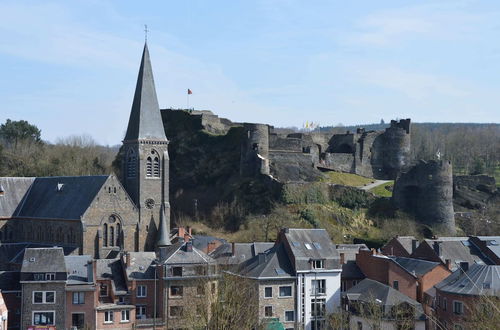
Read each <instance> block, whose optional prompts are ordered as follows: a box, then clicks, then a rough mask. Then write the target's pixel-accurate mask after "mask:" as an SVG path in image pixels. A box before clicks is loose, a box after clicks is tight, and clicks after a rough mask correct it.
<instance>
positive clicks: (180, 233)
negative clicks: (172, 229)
mask: <svg viewBox="0 0 500 330" xmlns="http://www.w3.org/2000/svg"><path fill="white" fill-rule="evenodd" d="M185 232H186V230H185V229H184V227H179V228H177V237H184V233H185Z"/></svg>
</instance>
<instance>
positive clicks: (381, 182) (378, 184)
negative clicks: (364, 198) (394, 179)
mask: <svg viewBox="0 0 500 330" xmlns="http://www.w3.org/2000/svg"><path fill="white" fill-rule="evenodd" d="M387 182H391V181H390V180H377V181H375V182H374V183H370V184H369V185H366V186H362V187H358V188H359V189H362V190H365V191H368V190H370V189H372V188H375V187H378V186H380V185H381V184H384V183H387Z"/></svg>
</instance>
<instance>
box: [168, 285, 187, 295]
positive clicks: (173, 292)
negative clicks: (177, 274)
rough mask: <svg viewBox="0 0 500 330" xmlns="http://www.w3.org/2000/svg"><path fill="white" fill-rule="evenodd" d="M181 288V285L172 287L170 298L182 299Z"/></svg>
mask: <svg viewBox="0 0 500 330" xmlns="http://www.w3.org/2000/svg"><path fill="white" fill-rule="evenodd" d="M183 291H184V290H183V287H182V286H181V285H175V286H174V285H172V286H171V287H170V295H171V296H172V297H182V295H183Z"/></svg>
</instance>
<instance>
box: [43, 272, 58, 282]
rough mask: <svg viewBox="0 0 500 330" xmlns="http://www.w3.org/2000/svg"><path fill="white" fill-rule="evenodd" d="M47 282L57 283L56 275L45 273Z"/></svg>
mask: <svg viewBox="0 0 500 330" xmlns="http://www.w3.org/2000/svg"><path fill="white" fill-rule="evenodd" d="M45 280H46V281H55V280H56V273H45Z"/></svg>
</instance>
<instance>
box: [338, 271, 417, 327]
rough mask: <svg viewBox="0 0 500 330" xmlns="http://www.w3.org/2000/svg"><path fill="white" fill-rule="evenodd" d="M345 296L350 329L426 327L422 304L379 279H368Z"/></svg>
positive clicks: (344, 300) (344, 294) (343, 295)
mask: <svg viewBox="0 0 500 330" xmlns="http://www.w3.org/2000/svg"><path fill="white" fill-rule="evenodd" d="M342 297H343V304H344V308H345V310H347V311H348V313H349V329H359V330H362V329H387V330H390V329H401V328H402V329H416V330H424V329H425V320H426V316H425V314H424V311H423V309H422V305H421V304H420V303H419V302H418V301H416V300H414V299H411V298H409V297H408V296H407V295H405V294H403V293H401V292H400V291H398V290H395V289H393V288H391V287H390V286H388V285H385V284H383V283H380V282H378V281H374V280H371V279H368V278H367V279H364V280H362V281H361V282H360V283H359V284H358V285H356V286H354V287H352V288H350V289H349V290H347V291H346V292H344V293H343V294H342Z"/></svg>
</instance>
